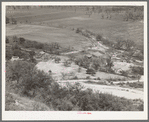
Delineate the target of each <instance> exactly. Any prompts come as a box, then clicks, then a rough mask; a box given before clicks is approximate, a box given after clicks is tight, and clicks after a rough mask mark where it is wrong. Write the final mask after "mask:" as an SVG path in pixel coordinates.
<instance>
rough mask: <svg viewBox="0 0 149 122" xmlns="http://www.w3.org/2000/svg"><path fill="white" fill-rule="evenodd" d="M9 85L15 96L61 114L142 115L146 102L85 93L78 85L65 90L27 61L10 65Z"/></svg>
mask: <svg viewBox="0 0 149 122" xmlns="http://www.w3.org/2000/svg"><path fill="white" fill-rule="evenodd" d="M14 81H15V82H14ZM6 85H7V88H9V89H12V90H13V91H14V92H15V93H17V94H20V95H23V96H27V97H30V98H32V99H35V100H38V101H40V102H42V103H45V104H46V105H47V106H49V107H50V108H54V110H58V111H143V101H141V100H138V99H137V100H128V99H125V98H120V97H116V96H112V95H111V94H106V93H99V92H98V91H97V92H93V91H92V90H91V89H86V90H84V88H83V87H82V86H81V85H80V84H79V83H76V84H74V85H71V84H66V86H63V87H62V86H60V85H59V84H58V83H56V82H55V81H54V80H53V78H52V76H51V75H48V74H45V73H44V72H41V71H38V70H37V69H36V68H35V66H34V64H32V63H28V62H26V61H15V62H7V64H6Z"/></svg>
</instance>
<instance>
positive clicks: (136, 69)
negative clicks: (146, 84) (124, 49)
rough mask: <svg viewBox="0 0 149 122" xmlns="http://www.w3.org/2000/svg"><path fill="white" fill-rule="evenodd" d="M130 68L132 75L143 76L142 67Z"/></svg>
mask: <svg viewBox="0 0 149 122" xmlns="http://www.w3.org/2000/svg"><path fill="white" fill-rule="evenodd" d="M130 68H131V71H132V73H134V74H139V75H143V74H144V67H140V66H132V67H130Z"/></svg>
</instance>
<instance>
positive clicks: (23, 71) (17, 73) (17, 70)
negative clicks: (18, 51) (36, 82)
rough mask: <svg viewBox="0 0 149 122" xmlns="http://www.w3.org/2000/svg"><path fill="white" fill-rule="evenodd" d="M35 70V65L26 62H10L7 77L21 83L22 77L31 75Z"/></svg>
mask: <svg viewBox="0 0 149 122" xmlns="http://www.w3.org/2000/svg"><path fill="white" fill-rule="evenodd" d="M33 69H34V65H33V64H31V63H28V62H26V61H14V62H9V64H8V65H7V66H6V72H7V73H6V77H7V78H8V79H9V80H10V81H13V80H17V82H19V80H20V78H21V77H24V76H26V75H27V74H28V73H29V74H30V73H31V72H32V71H33Z"/></svg>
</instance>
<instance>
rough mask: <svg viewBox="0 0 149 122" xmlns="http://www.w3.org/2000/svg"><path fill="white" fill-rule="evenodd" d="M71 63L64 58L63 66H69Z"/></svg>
mask: <svg viewBox="0 0 149 122" xmlns="http://www.w3.org/2000/svg"><path fill="white" fill-rule="evenodd" d="M71 63H72V62H71V61H70V60H65V61H64V66H65V67H69V66H71Z"/></svg>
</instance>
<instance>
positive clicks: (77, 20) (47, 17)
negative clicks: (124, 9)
mask: <svg viewBox="0 0 149 122" xmlns="http://www.w3.org/2000/svg"><path fill="white" fill-rule="evenodd" d="M27 13H28V12H27ZM27 13H26V12H24V13H22V15H19V14H18V13H16V14H14V15H13V17H14V18H15V19H16V20H17V22H18V23H20V22H21V23H25V24H38V25H41V24H44V25H45V26H51V27H65V28H69V29H72V28H75V29H76V28H84V29H87V30H90V31H91V32H94V33H96V34H101V35H102V36H104V37H106V38H107V39H109V40H110V41H114V42H115V41H116V40H117V39H119V38H120V39H130V40H133V41H134V42H135V43H136V44H137V45H138V47H139V48H140V47H142V46H143V23H141V22H139V21H136V22H132V21H122V19H117V18H118V17H119V18H122V15H121V14H112V18H111V19H106V18H104V19H101V14H98V13H95V14H92V15H91V16H90V17H89V15H87V14H86V13H85V11H81V10H79V11H77V12H75V11H73V10H70V11H66V10H56V9H54V10H49V11H48V9H40V11H39V10H37V11H36V9H33V10H32V11H30V14H27ZM26 14H27V15H26Z"/></svg>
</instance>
